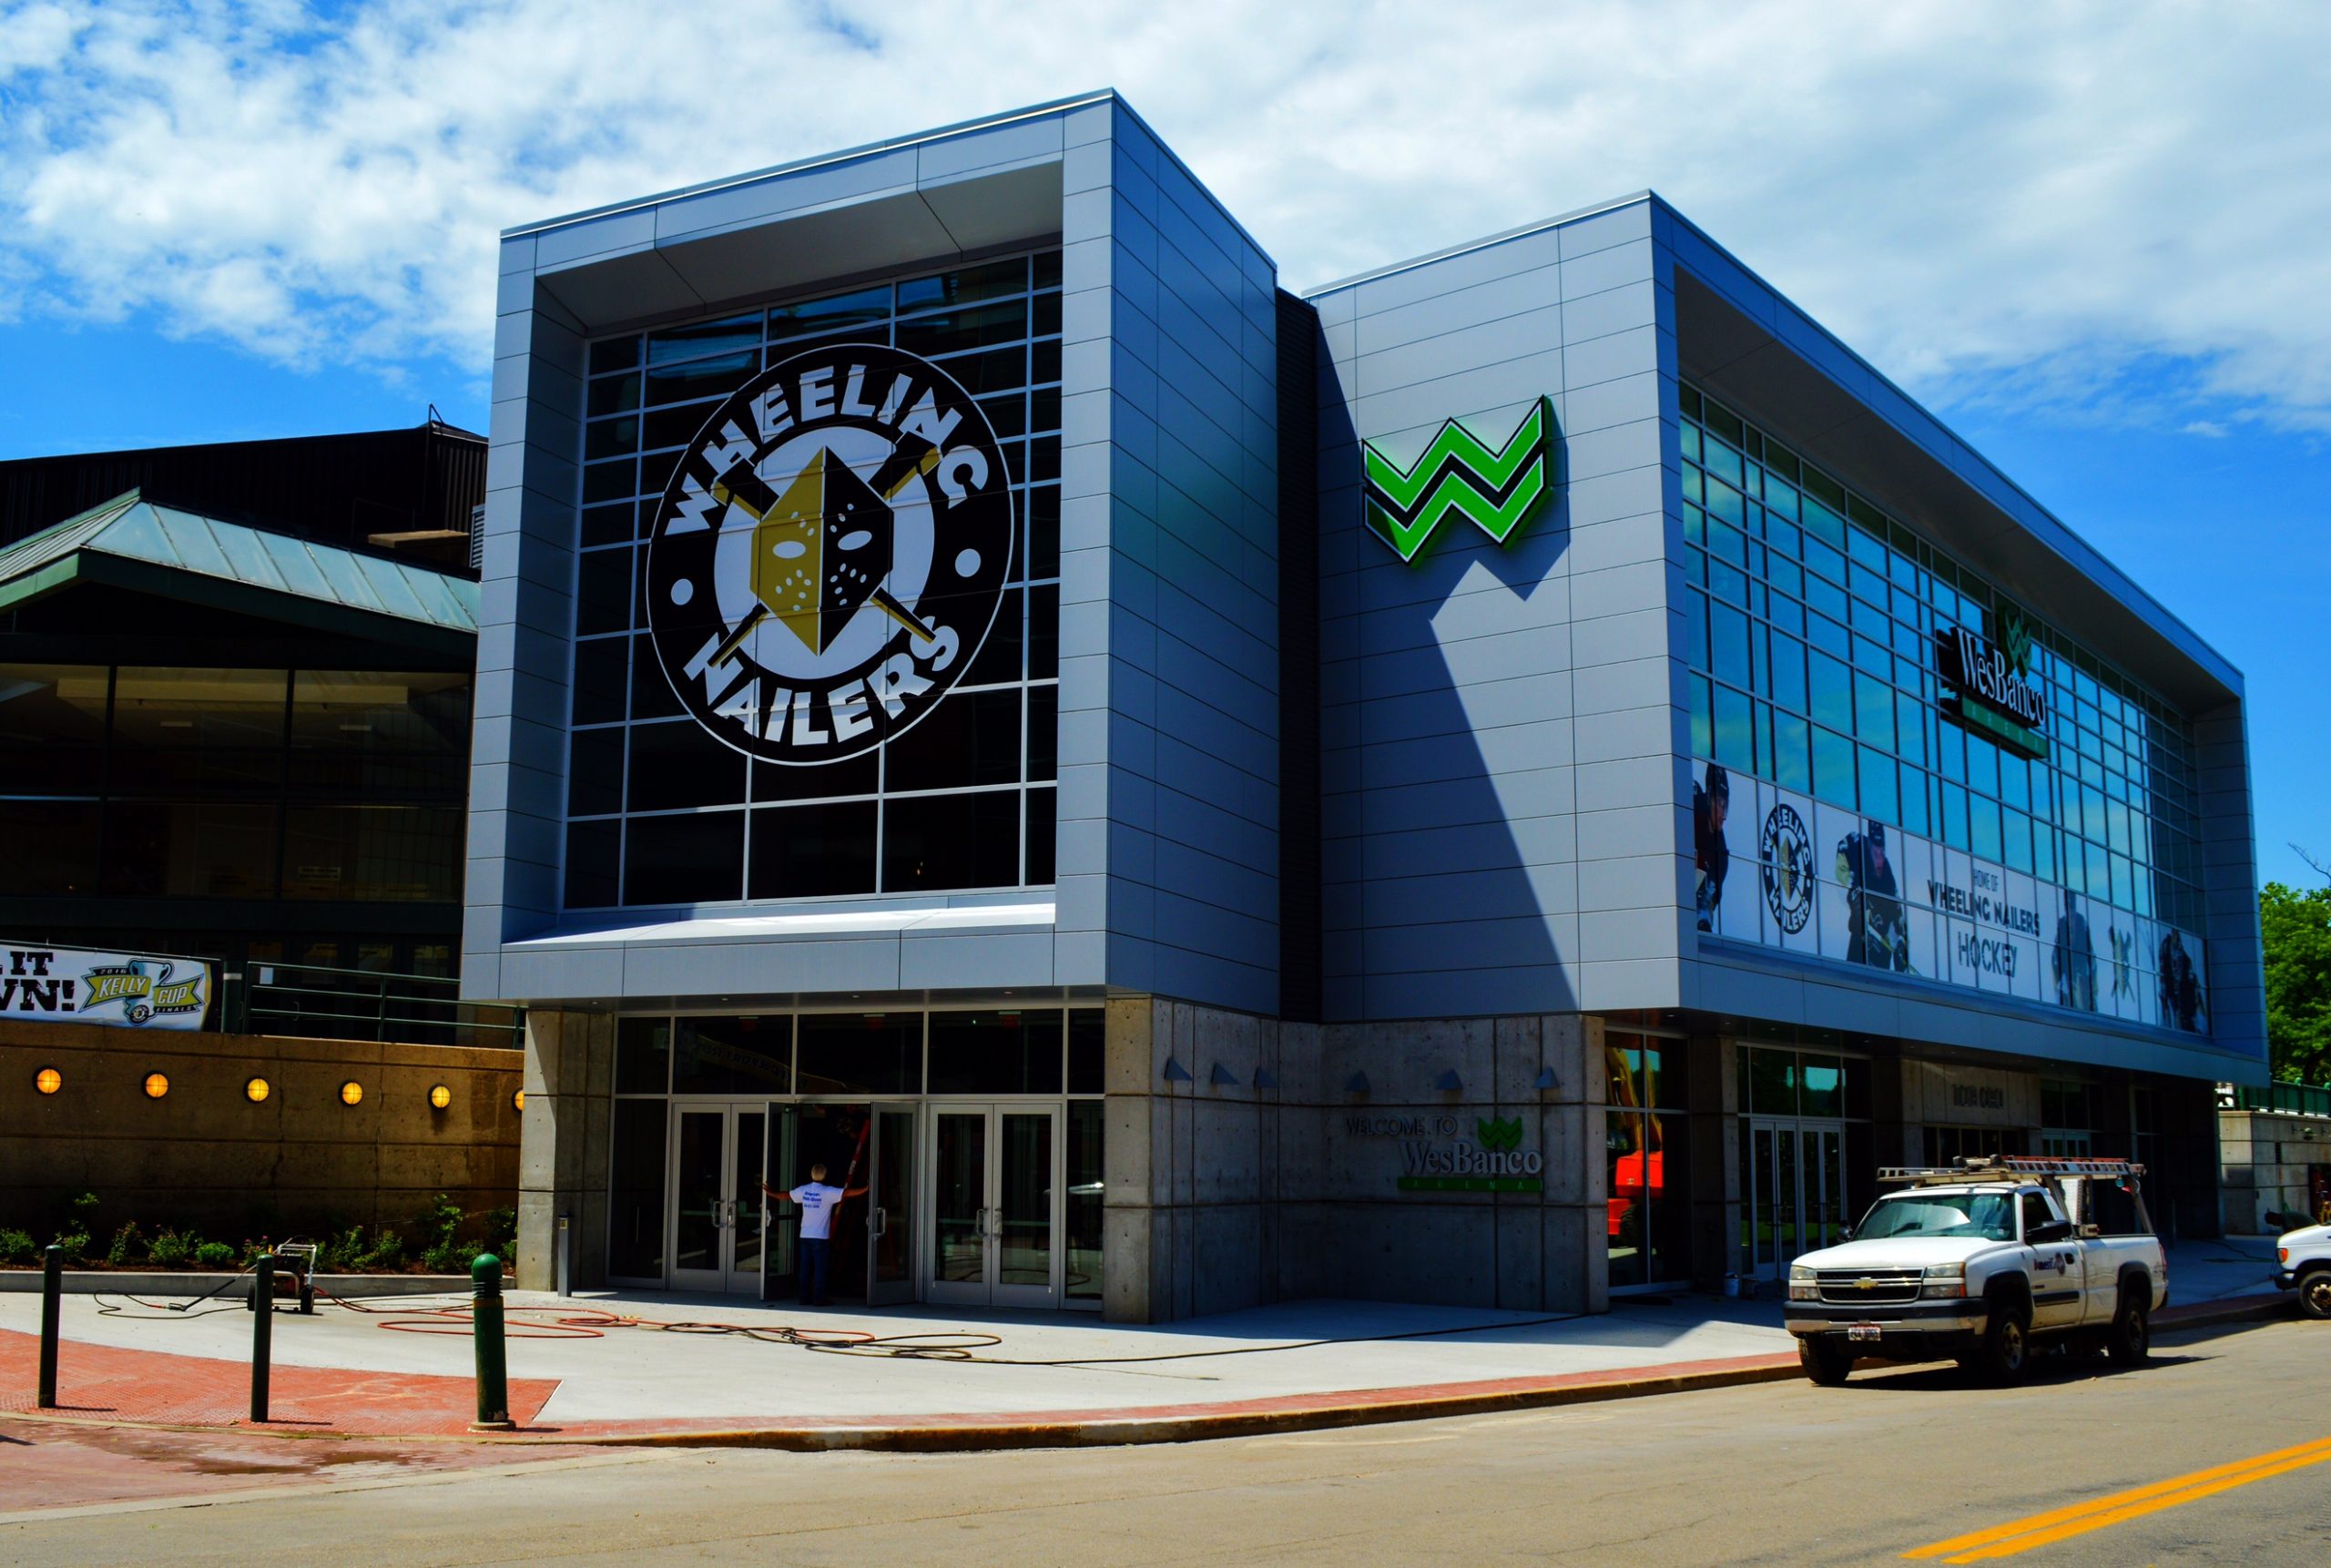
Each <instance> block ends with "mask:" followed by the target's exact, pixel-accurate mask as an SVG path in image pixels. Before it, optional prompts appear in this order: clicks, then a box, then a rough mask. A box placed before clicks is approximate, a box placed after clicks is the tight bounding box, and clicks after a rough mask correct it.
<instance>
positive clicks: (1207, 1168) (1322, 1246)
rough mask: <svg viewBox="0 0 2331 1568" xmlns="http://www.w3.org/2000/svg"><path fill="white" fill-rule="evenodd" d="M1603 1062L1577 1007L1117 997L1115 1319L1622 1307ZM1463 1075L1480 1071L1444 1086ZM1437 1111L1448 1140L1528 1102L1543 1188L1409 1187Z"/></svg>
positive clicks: (1464, 1139)
mask: <svg viewBox="0 0 2331 1568" xmlns="http://www.w3.org/2000/svg"><path fill="white" fill-rule="evenodd" d="M1601 1064H1602V1025H1601V1023H1600V1022H1599V1021H1597V1020H1594V1019H1581V1018H1577V1017H1574V1016H1572V1017H1554V1018H1548V1017H1542V1016H1527V1017H1509V1018H1497V1019H1443V1020H1434V1021H1430V1022H1422V1023H1399V1024H1329V1025H1324V1026H1322V1025H1317V1024H1308V1023H1277V1022H1275V1021H1273V1020H1270V1019H1266V1018H1257V1017H1254V1016H1252V1015H1249V1014H1244V1013H1229V1012H1226V1011H1223V1010H1220V1009H1215V1008H1205V1007H1198V1006H1194V1005H1191V1004H1189V1003H1180V1002H1173V1001H1167V1000H1165V999H1163V998H1138V999H1128V1000H1123V1001H1117V1002H1113V1003H1110V1004H1109V1033H1108V1072H1109V1077H1108V1095H1109V1097H1108V1113H1107V1115H1108V1123H1107V1128H1108V1130H1107V1145H1106V1150H1105V1160H1106V1165H1107V1196H1106V1198H1105V1202H1106V1205H1107V1227H1108V1229H1107V1240H1106V1249H1105V1252H1104V1303H1105V1307H1106V1310H1107V1313H1108V1316H1109V1317H1110V1318H1111V1319H1115V1320H1118V1321H1130V1322H1153V1321H1163V1320H1166V1319H1179V1318H1187V1317H1193V1316H1197V1315H1202V1314H1205V1313H1210V1312H1225V1311H1232V1310H1236V1309H1237V1308H1242V1307H1251V1306H1256V1305H1258V1304H1261V1303H1263V1302H1267V1301H1276V1300H1288V1299H1294V1298H1303V1297H1313V1296H1330V1297H1351V1298H1368V1299H1375V1300H1387V1301H1433V1302H1441V1303H1446V1304H1451V1305H1463V1306H1476V1307H1502V1308H1512V1309H1519V1310H1524V1311H1556V1312H1564V1311H1569V1312H1578V1311H1599V1310H1601V1309H1602V1308H1603V1305H1604V1304H1605V1300H1606V1295H1605V1290H1604V1268H1603V1247H1604V1227H1603V1219H1604V1217H1605V1215H1606V1212H1607V1210H1606V1208H1605V1206H1604V1203H1603V1198H1604V1191H1603V1188H1604V1176H1603V1168H1604V1167H1603V1116H1602V1100H1603V1074H1602V1071H1601ZM1549 1067H1551V1068H1552V1070H1553V1074H1554V1079H1555V1084H1554V1087H1552V1088H1551V1089H1543V1090H1542V1089H1539V1088H1536V1087H1535V1086H1534V1085H1535V1084H1536V1081H1537V1078H1538V1076H1539V1074H1540V1072H1541V1070H1542V1069H1544V1068H1549ZM1173 1068H1178V1069H1180V1070H1181V1071H1182V1072H1186V1073H1187V1074H1189V1077H1188V1078H1187V1079H1182V1078H1180V1077H1179V1076H1178V1075H1176V1076H1172V1077H1169V1076H1168V1074H1169V1071H1171V1070H1172V1069H1173ZM1217 1069H1219V1073H1217ZM1448 1072H1454V1073H1456V1074H1457V1075H1458V1078H1459V1081H1460V1084H1461V1087H1460V1088H1457V1089H1454V1090H1440V1089H1437V1088H1435V1087H1434V1085H1435V1084H1437V1083H1438V1082H1439V1081H1440V1077H1441V1075H1442V1074H1444V1073H1448ZM1356 1073H1357V1074H1364V1075H1365V1076H1366V1077H1367V1079H1368V1082H1369V1087H1368V1088H1367V1089H1366V1090H1364V1091H1356V1090H1353V1089H1350V1088H1349V1086H1348V1085H1349V1084H1350V1082H1351V1078H1352V1074H1356ZM1257 1074H1265V1075H1266V1076H1265V1077H1264V1079H1263V1081H1262V1082H1260V1083H1258V1082H1257ZM1218 1078H1220V1079H1225V1080H1227V1081H1217V1079H1218ZM1420 1117H1421V1118H1424V1125H1425V1127H1426V1131H1425V1133H1424V1134H1423V1136H1424V1137H1425V1139H1426V1140H1427V1141H1429V1142H1431V1143H1433V1144H1435V1145H1441V1146H1446V1145H1451V1144H1460V1145H1467V1146H1471V1145H1474V1144H1475V1124H1476V1122H1477V1121H1478V1120H1480V1119H1483V1118H1494V1119H1498V1120H1516V1119H1518V1120H1520V1121H1521V1122H1522V1126H1523V1131H1522V1148H1523V1149H1525V1150H1532V1151H1536V1152H1537V1153H1538V1154H1539V1155H1540V1156H1541V1157H1542V1177H1541V1179H1542V1182H1543V1185H1544V1190H1543V1192H1542V1193H1488V1192H1403V1191H1401V1190H1400V1186H1399V1182H1400V1176H1401V1175H1402V1173H1403V1170H1404V1169H1405V1168H1406V1167H1405V1165H1404V1160H1403V1154H1402V1147H1401V1145H1402V1144H1403V1142H1404V1141H1407V1139H1406V1137H1405V1135H1403V1133H1401V1132H1400V1131H1399V1130H1398V1129H1400V1127H1402V1126H1405V1125H1408V1124H1410V1122H1411V1121H1413V1120H1414V1119H1415V1118H1420ZM1718 1201H1719V1202H1720V1201H1721V1197H1720V1196H1719V1199H1718Z"/></svg>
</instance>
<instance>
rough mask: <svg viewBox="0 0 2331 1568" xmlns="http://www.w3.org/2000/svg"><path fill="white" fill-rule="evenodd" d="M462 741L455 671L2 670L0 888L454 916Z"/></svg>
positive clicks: (465, 692)
mask: <svg viewBox="0 0 2331 1568" xmlns="http://www.w3.org/2000/svg"><path fill="white" fill-rule="evenodd" d="M469 736H470V677H469V676H468V675H467V674H465V673H464V674H448V673H411V672H397V671H379V670H361V671H351V670H285V669H210V668H187V667H133V666H126V665H125V666H106V665H52V664H5V665H0V835H5V838H6V839H7V840H8V842H9V843H10V844H12V845H14V846H15V852H12V853H11V854H9V855H8V856H6V857H5V858H0V894H5V895H15V896H25V897H43V896H47V897H54V896H59V895H66V896H74V895H91V894H97V895H112V896H117V897H132V898H160V899H174V898H210V899H237V900H278V899H281V900H291V901H351V902H388V903H413V902H423V903H447V904H451V903H458V902H459V901H460V900H461V896H462V842H463V801H464V799H465V798H466V794H467V787H468V781H469V780H468V772H469ZM337 956H339V955H337V954H335V957H337Z"/></svg>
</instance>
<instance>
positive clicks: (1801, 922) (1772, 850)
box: [1756, 802, 1813, 936]
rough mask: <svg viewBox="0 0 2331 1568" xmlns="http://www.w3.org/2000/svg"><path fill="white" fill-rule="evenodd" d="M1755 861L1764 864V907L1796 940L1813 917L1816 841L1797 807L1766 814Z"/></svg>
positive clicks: (1778, 807) (1785, 806) (1775, 809)
mask: <svg viewBox="0 0 2331 1568" xmlns="http://www.w3.org/2000/svg"><path fill="white" fill-rule="evenodd" d="M1756 858H1757V859H1758V860H1762V861H1763V862H1764V874H1765V907H1766V909H1769V910H1771V911H1773V921H1774V923H1776V924H1777V925H1778V926H1779V927H1780V928H1781V930H1783V931H1785V932H1787V933H1788V934H1789V935H1791V936H1795V935H1796V934H1797V932H1801V931H1803V930H1804V929H1805V922H1806V921H1807V919H1809V918H1811V916H1812V913H1813V838H1812V835H1811V834H1809V833H1807V831H1806V830H1805V820H1804V819H1803V818H1802V817H1799V816H1798V815H1797V809H1796V808H1795V807H1793V806H1790V805H1788V804H1786V802H1783V803H1782V804H1779V805H1776V806H1775V807H1774V808H1773V809H1771V810H1770V811H1767V812H1766V814H1765V830H1764V832H1763V833H1762V834H1760V835H1759V836H1758V839H1757V855H1756Z"/></svg>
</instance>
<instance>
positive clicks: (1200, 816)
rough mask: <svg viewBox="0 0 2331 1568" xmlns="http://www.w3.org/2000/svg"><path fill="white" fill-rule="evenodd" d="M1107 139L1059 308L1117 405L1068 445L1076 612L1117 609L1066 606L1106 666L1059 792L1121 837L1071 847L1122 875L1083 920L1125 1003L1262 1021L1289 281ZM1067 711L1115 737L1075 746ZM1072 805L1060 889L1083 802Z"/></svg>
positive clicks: (1079, 647) (1182, 192)
mask: <svg viewBox="0 0 2331 1568" xmlns="http://www.w3.org/2000/svg"><path fill="white" fill-rule="evenodd" d="M1110 121H1111V127H1110V128H1111V131H1112V136H1111V139H1110V140H1109V142H1108V143H1107V144H1106V147H1107V152H1108V157H1107V158H1106V159H1105V160H1104V159H1102V158H1097V157H1085V158H1078V159H1077V160H1076V162H1075V165H1074V169H1073V170H1072V172H1071V173H1070V174H1069V176H1068V194H1067V196H1066V199H1065V201H1064V225H1065V228H1064V245H1066V246H1067V247H1069V248H1070V249H1072V251H1073V250H1074V249H1076V248H1077V247H1079V246H1081V245H1085V244H1090V243H1093V242H1095V241H1099V242H1102V243H1103V244H1104V247H1105V249H1104V251H1103V252H1102V253H1101V256H1100V257H1099V259H1098V260H1099V264H1098V265H1096V266H1095V267H1094V269H1093V273H1094V276H1093V278H1092V280H1091V287H1090V289H1089V290H1087V292H1086V295H1085V296H1084V298H1081V299H1080V298H1077V297H1076V295H1075V293H1074V290H1075V288H1076V285H1075V282H1074V280H1072V281H1071V282H1070V283H1069V288H1070V290H1072V300H1074V303H1073V305H1071V306H1069V307H1065V308H1064V317H1065V318H1068V319H1070V320H1073V321H1077V322H1080V323H1084V328H1083V330H1084V331H1089V332H1091V333H1092V334H1094V337H1095V338H1096V339H1097V338H1098V337H1099V335H1100V334H1101V333H1103V332H1105V333H1106V337H1107V343H1106V347H1107V351H1106V352H1105V354H1104V353H1094V354H1093V355H1091V356H1089V358H1087V359H1080V360H1078V361H1077V362H1079V363H1087V362H1089V363H1090V365H1091V366H1092V374H1093V381H1092V382H1091V383H1090V389H1091V390H1092V391H1094V392H1102V393H1104V394H1105V395H1104V396H1103V397H1099V398H1096V399H1094V401H1093V403H1092V406H1091V408H1090V409H1089V410H1087V411H1084V412H1081V413H1080V426H1081V428H1082V429H1083V430H1084V431H1086V432H1088V433H1089V435H1090V439H1089V440H1087V441H1086V442H1085V443H1083V444H1082V445H1081V446H1079V447H1076V448H1074V450H1076V451H1078V452H1079V453H1082V454H1083V455H1082V456H1080V458H1079V460H1078V462H1077V463H1075V465H1074V478H1073V479H1072V480H1071V481H1070V483H1069V485H1068V486H1067V488H1066V492H1065V494H1064V500H1063V514H1064V515H1063V520H1062V521H1063V535H1064V538H1063V544H1064V550H1066V549H1068V548H1069V547H1070V545H1071V543H1072V541H1073V542H1074V544H1075V545H1078V546H1081V548H1080V549H1077V550H1076V551H1074V554H1077V555H1083V556H1084V557H1086V559H1084V560H1083V561H1080V562H1079V563H1078V565H1077V568H1076V577H1075V580H1076V583H1077V584H1078V587H1077V589H1076V590H1075V593H1076V596H1077V598H1078V599H1079V600H1094V599H1099V598H1101V597H1103V596H1105V598H1106V603H1107V610H1108V613H1107V614H1106V615H1105V616H1075V617H1072V616H1070V615H1069V613H1068V606H1069V604H1070V602H1071V594H1070V593H1069V592H1068V591H1066V590H1065V589H1064V595H1063V619H1062V654H1063V657H1064V659H1066V658H1068V657H1072V652H1074V654H1076V655H1084V654H1086V653H1088V652H1089V653H1092V654H1097V655H1100V656H1102V657H1101V660H1100V663H1099V667H1098V669H1097V670H1096V671H1095V672H1094V673H1091V674H1088V675H1086V676H1085V677H1083V678H1081V679H1080V680H1079V681H1078V682H1077V683H1076V685H1075V689H1074V691H1071V690H1069V689H1068V688H1067V687H1065V686H1064V694H1063V715H1064V720H1063V726H1062V759H1061V760H1062V766H1063V769H1064V774H1065V772H1066V770H1067V769H1070V768H1071V767H1072V766H1075V767H1078V768H1080V769H1084V770H1085V771H1087V772H1088V773H1089V774H1090V775H1092V776H1093V777H1094V778H1096V779H1098V781H1099V782H1100V784H1101V788H1100V789H1097V790H1095V789H1091V788H1089V787H1088V786H1087V785H1085V784H1083V783H1080V786H1079V788H1078V789H1077V790H1076V791H1075V793H1074V809H1076V810H1079V811H1090V810H1099V811H1102V812H1104V813H1105V818H1106V821H1107V823H1108V829H1107V830H1106V831H1105V832H1103V833H1099V834H1080V835H1078V836H1077V838H1076V839H1075V840H1074V843H1075V845H1076V846H1077V847H1078V850H1079V852H1080V854H1081V853H1084V852H1090V851H1093V850H1097V851H1098V852H1100V853H1102V854H1104V855H1105V856H1106V860H1105V864H1104V865H1101V866H1086V865H1083V864H1080V867H1079V870H1080V871H1085V872H1087V873H1088V874H1089V873H1099V874H1100V875H1101V876H1102V877H1103V879H1104V887H1105V895H1104V898H1102V899H1100V900H1097V901H1093V900H1088V901H1086V902H1085V904H1084V905H1080V906H1079V907H1089V905H1090V904H1091V903H1093V902H1098V903H1100V904H1101V905H1102V906H1103V908H1102V910H1101V912H1100V918H1101V919H1102V920H1103V921H1105V924H1104V926H1103V927H1102V928H1101V929H1102V932H1104V951H1105V952H1106V954H1107V960H1106V962H1107V980H1108V983H1110V984H1111V985H1114V986H1119V987H1123V988H1126V989H1148V990H1155V991H1158V992H1161V993H1166V994H1171V995H1174V996H1177V997H1182V998H1186V999H1187V1000H1191V1001H1196V1002H1204V1003H1216V1004H1220V1005H1225V1006H1229V1007H1235V1008H1239V1009H1242V1010H1246V1011H1248V1012H1254V1013H1272V1012H1274V1011H1276V1009H1277V1005H1278V976H1277V952H1278V936H1277V924H1276V921H1277V909H1278V891H1277V872H1278V846H1277V781H1278V780H1277V769H1278V763H1277V748H1278V728H1277V722H1278V720H1277V667H1278V664H1277V624H1278V616H1277V568H1276V561H1277V435H1276V431H1277V389H1276V384H1275V375H1276V368H1277V351H1276V345H1275V339H1274V338H1273V336H1272V334H1274V333H1275V332H1276V330H1277V329H1276V320H1275V308H1274V305H1273V290H1274V287H1275V279H1276V270H1275V269H1274V268H1273V267H1272V265H1271V263H1270V261H1269V259H1268V258H1267V257H1266V256H1264V255H1263V254H1262V252H1261V251H1260V250H1259V249H1257V248H1256V247H1255V245H1254V244H1253V241H1252V240H1251V239H1248V238H1247V235H1246V234H1245V232H1244V231H1243V230H1242V229H1239V228H1238V227H1237V224H1236V223H1235V222H1233V221H1231V220H1230V219H1229V218H1228V216H1227V214H1226V213H1224V212H1223V211H1222V209H1221V208H1220V207H1219V205H1218V204H1216V202H1215V201H1214V200H1213V199H1212V198H1211V197H1210V196H1208V195H1207V194H1206V191H1205V190H1204V188H1202V187H1200V186H1199V185H1198V184H1197V182H1196V180H1195V179H1194V178H1192V177H1191V176H1190V175H1189V173H1188V171H1187V170H1186V169H1185V168H1183V167H1182V165H1181V164H1180V163H1179V162H1178V161H1177V160H1176V159H1175V158H1173V157H1172V155H1171V154H1170V153H1168V152H1167V151H1166V150H1165V148H1163V147H1162V146H1161V145H1160V144H1159V143H1158V142H1157V141H1156V140H1155V137H1153V136H1152V135H1151V134H1150V133H1149V131H1148V130H1147V128H1146V127H1144V126H1142V125H1141V124H1140V122H1139V121H1138V120H1137V119H1136V118H1135V117H1133V116H1132V115H1131V114H1130V113H1129V112H1126V111H1125V110H1124V108H1123V106H1122V105H1115V106H1112V107H1111V110H1110ZM1096 182H1103V183H1096ZM1072 357H1073V356H1072ZM1084 390H1086V387H1085V384H1084V383H1080V386H1079V388H1078V389H1077V391H1078V392H1083V391H1084ZM1104 432H1105V437H1104V434H1103V433H1104ZM1063 465H1064V470H1066V469H1069V468H1070V467H1071V464H1070V463H1069V460H1068V458H1067V457H1066V456H1065V455H1064V464H1063ZM1063 569H1064V575H1065V574H1066V573H1067V571H1068V569H1069V568H1068V565H1067V561H1066V559H1065V558H1064V568H1063ZM1072 644H1074V650H1072V646H1071V645H1072ZM1072 701H1074V702H1075V703H1078V704H1090V705H1092V708H1091V709H1090V710H1089V711H1090V712H1091V714H1092V716H1093V717H1094V718H1100V719H1102V722H1098V723H1080V724H1077V725H1075V726H1074V727H1072V725H1071V724H1070V722H1069V720H1068V715H1069V714H1070V712H1071V711H1072V710H1071V708H1070V704H1071V702H1072ZM1072 752H1074V756H1073V757H1072ZM1063 799H1064V807H1063V820H1064V836H1063V842H1062V858H1063V859H1062V863H1063V873H1064V885H1065V881H1066V876H1067V873H1068V857H1069V853H1070V849H1071V844H1072V840H1071V838H1070V837H1069V834H1068V831H1067V821H1068V816H1067V813H1068V811H1069V809H1071V799H1072V798H1071V797H1070V796H1069V795H1068V794H1067V793H1066V792H1064V797H1063ZM1063 930H1064V932H1066V930H1067V927H1066V925H1065V922H1064V925H1063Z"/></svg>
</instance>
